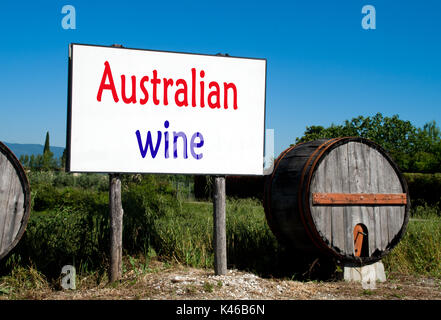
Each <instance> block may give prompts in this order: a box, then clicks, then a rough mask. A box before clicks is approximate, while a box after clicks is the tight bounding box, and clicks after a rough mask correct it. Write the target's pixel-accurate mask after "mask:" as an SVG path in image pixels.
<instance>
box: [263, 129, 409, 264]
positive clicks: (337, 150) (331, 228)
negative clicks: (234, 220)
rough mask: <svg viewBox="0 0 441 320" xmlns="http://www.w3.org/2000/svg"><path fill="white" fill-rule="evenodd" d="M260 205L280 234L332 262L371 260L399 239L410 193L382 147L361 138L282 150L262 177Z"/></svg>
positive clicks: (289, 241) (289, 242) (299, 247)
mask: <svg viewBox="0 0 441 320" xmlns="http://www.w3.org/2000/svg"><path fill="white" fill-rule="evenodd" d="M264 207H265V214H266V218H267V221H268V224H269V226H270V228H271V230H272V231H273V233H274V234H275V235H276V237H277V238H278V239H279V241H281V242H283V243H285V244H287V245H289V246H292V247H294V248H296V249H299V250H303V251H307V252H310V253H314V254H315V253H325V254H327V255H330V256H333V257H335V258H336V259H337V260H338V261H341V262H347V263H348V262H349V263H356V264H369V263H373V262H376V261H378V260H380V259H381V258H382V257H384V256H385V255H386V254H387V253H388V252H389V251H390V250H391V249H392V248H393V247H394V246H396V245H397V243H398V242H399V241H400V239H401V238H402V236H403V234H404V232H405V229H406V226H407V223H408V220H409V208H410V200H409V194H408V189H407V184H406V181H405V179H404V178H403V176H402V174H401V173H400V171H399V169H398V167H397V165H396V164H395V163H394V162H393V161H392V159H391V158H390V156H389V155H388V154H387V152H386V151H385V150H384V149H383V148H381V147H380V146H379V145H377V144H375V143H374V142H372V141H370V140H367V139H363V138H352V137H348V138H335V139H320V140H315V141H311V142H307V143H301V144H298V145H295V146H292V147H290V148H288V149H286V150H285V151H284V152H282V154H281V155H280V156H279V157H278V158H277V159H276V161H275V163H274V171H273V173H272V175H269V176H268V177H267V178H266V181H265V195H264Z"/></svg>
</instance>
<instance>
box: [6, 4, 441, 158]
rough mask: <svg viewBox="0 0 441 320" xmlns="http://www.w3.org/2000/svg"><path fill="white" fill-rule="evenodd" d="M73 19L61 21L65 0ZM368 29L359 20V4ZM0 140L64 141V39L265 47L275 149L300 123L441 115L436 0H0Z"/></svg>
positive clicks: (170, 46) (203, 49)
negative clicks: (369, 21)
mask: <svg viewBox="0 0 441 320" xmlns="http://www.w3.org/2000/svg"><path fill="white" fill-rule="evenodd" d="M67 4H70V5H73V6H74V7H75V9H76V29H75V30H64V29H63V28H62V26H61V20H62V18H63V16H64V14H62V13H61V8H62V7H63V6H64V5H67ZM367 4H370V5H373V6H375V9H376V29H375V30H364V29H363V28H362V26H361V20H362V18H363V16H364V15H363V14H362V13H361V8H362V7H363V6H364V5H367ZM0 34H1V41H0V140H1V141H7V142H12V143H41V144H43V143H44V138H45V134H46V131H49V132H50V136H51V144H52V145H55V146H65V141H66V113H67V62H68V44H69V43H71V42H76V43H86V44H100V45H111V44H114V43H118V44H123V45H124V46H125V47H130V48H145V49H153V50H170V51H181V52H196V53H205V54H216V53H218V52H222V53H229V54H230V55H233V56H244V57H256V58H266V59H267V63H268V65H267V72H268V73H267V93H266V97H267V98H266V127H267V128H273V129H274V130H275V153H276V156H277V155H278V154H279V153H280V152H281V151H282V150H284V149H285V148H286V147H288V146H289V144H290V143H293V142H294V141H295V138H296V137H298V136H301V135H302V133H303V132H304V130H305V128H306V126H310V125H323V126H328V125H330V124H331V123H335V124H340V123H342V122H343V121H344V120H346V119H351V118H353V117H356V116H358V115H363V116H370V115H374V114H375V113H377V112H381V113H383V115H385V116H392V115H394V114H398V115H399V116H400V118H401V119H403V120H410V121H411V122H412V123H413V124H414V125H415V126H422V125H423V124H424V123H426V122H429V121H431V120H435V121H436V122H437V123H438V125H439V124H441V112H440V111H439V110H440V108H441V1H435V0H432V1H429V0H427V1H394V0H388V1H385V0H383V1H372V0H363V1H359V0H339V1H257V0H254V1H239V0H236V1H228V0H223V1H218V2H213V1H194V0H193V1H186V0H180V1H167V2H165V1H111V0H108V1H93V2H92V1H70V0H69V1H67V0H66V1H41V2H38V1H9V0H7V1H3V2H2V5H1V6H0Z"/></svg>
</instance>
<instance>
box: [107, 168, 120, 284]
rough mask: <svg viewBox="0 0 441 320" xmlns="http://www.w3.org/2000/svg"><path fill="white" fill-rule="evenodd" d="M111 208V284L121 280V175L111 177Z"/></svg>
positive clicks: (111, 175)
mask: <svg viewBox="0 0 441 320" xmlns="http://www.w3.org/2000/svg"><path fill="white" fill-rule="evenodd" d="M109 184H110V191H109V208H110V212H109V213H110V268H109V280H110V282H114V281H117V280H119V279H120V278H121V267H122V227H123V209H122V202H121V179H120V175H119V174H110V175H109Z"/></svg>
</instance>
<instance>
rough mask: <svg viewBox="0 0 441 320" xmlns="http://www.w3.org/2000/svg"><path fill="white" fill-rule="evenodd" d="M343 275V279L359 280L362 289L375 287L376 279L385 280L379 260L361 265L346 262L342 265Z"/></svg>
mask: <svg viewBox="0 0 441 320" xmlns="http://www.w3.org/2000/svg"><path fill="white" fill-rule="evenodd" d="M343 277H344V279H345V281H355V282H361V284H362V286H363V289H375V288H376V282H377V281H379V282H385V281H386V274H385V273H384V265H383V263H382V262H381V261H379V262H376V263H373V264H370V265H366V266H362V267H357V266H354V265H349V264H347V265H345V266H344V275H343Z"/></svg>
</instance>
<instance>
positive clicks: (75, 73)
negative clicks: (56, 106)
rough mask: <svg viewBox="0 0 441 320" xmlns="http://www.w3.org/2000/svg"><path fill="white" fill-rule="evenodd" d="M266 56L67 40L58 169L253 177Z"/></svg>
mask: <svg viewBox="0 0 441 320" xmlns="http://www.w3.org/2000/svg"><path fill="white" fill-rule="evenodd" d="M265 88H266V60H265V59H250V58H237V57H228V56H227V57H225V56H214V55H201V54H188V53H176V52H163V51H149V50H139V49H127V48H115V47H103V46H90V45H82V44H71V45H70V48H69V107H68V109H69V110H68V132H67V149H68V171H70V172H107V173H174V174H219V175H225V174H234V175H261V174H263V163H264V158H263V157H264V132H265Z"/></svg>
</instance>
